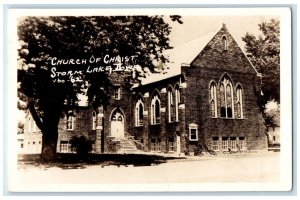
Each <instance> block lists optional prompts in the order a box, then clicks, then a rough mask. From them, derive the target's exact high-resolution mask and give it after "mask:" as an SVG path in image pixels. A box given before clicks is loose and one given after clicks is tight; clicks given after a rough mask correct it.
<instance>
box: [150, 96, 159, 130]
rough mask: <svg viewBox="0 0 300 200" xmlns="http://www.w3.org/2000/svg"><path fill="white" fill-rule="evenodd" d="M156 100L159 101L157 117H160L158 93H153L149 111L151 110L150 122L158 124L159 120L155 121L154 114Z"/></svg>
mask: <svg viewBox="0 0 300 200" xmlns="http://www.w3.org/2000/svg"><path fill="white" fill-rule="evenodd" d="M156 101H158V103H159V109H158V110H159V118H160V119H161V109H160V107H161V101H160V99H159V96H158V94H156V95H154V96H153V97H152V99H151V104H150V111H151V124H153V125H154V124H160V120H159V122H157V116H156V105H155V104H156Z"/></svg>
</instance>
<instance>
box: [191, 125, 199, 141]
mask: <svg viewBox="0 0 300 200" xmlns="http://www.w3.org/2000/svg"><path fill="white" fill-rule="evenodd" d="M189 139H190V141H198V125H197V124H190V126H189Z"/></svg>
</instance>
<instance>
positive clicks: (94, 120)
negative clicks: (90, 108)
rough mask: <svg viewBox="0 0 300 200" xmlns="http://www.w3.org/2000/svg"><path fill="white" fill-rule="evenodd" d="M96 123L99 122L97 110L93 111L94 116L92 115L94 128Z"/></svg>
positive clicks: (94, 128)
mask: <svg viewBox="0 0 300 200" xmlns="http://www.w3.org/2000/svg"><path fill="white" fill-rule="evenodd" d="M96 123H97V115H96V112H93V116H92V128H93V130H96Z"/></svg>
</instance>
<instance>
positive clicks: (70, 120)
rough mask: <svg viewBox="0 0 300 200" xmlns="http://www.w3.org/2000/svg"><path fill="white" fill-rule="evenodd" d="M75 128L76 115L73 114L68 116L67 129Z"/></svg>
mask: <svg viewBox="0 0 300 200" xmlns="http://www.w3.org/2000/svg"><path fill="white" fill-rule="evenodd" d="M73 129H74V117H73V116H71V115H68V116H67V130H73Z"/></svg>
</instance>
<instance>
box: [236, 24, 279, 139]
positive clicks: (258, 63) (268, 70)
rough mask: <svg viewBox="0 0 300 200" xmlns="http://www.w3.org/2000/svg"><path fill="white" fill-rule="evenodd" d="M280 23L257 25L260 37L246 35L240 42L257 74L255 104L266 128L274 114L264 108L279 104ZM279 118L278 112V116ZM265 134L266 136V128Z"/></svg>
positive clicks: (271, 121)
mask: <svg viewBox="0 0 300 200" xmlns="http://www.w3.org/2000/svg"><path fill="white" fill-rule="evenodd" d="M279 25H280V23H279V21H277V20H275V19H272V20H270V21H269V22H262V23H261V24H258V27H259V30H260V31H261V32H262V35H260V36H258V37H256V36H254V35H253V34H250V33H246V35H245V37H243V38H242V40H243V41H244V42H245V43H246V46H245V49H246V53H247V56H248V58H249V59H250V61H251V62H252V63H253V65H254V66H255V68H256V69H257V71H258V72H259V73H261V75H262V77H261V86H260V88H259V89H256V96H257V103H258V106H259V108H260V110H261V113H262V115H263V118H264V121H265V125H266V127H267V126H268V125H272V124H270V123H273V118H274V116H275V115H274V114H272V113H270V112H269V111H268V110H267V109H266V106H267V105H268V104H269V103H270V102H272V101H276V102H278V103H280V26H279ZM276 116H279V110H278V114H277V115H276ZM265 133H266V134H267V135H268V132H267V128H266V131H265Z"/></svg>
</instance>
